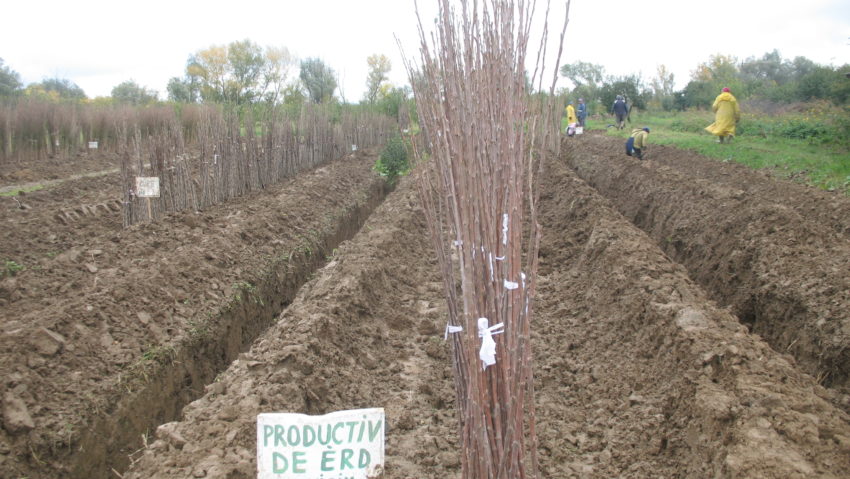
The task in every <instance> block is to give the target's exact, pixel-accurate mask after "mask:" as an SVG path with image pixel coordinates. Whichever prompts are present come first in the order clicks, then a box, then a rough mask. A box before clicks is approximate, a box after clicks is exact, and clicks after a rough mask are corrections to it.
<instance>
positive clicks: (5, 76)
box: [0, 58, 23, 96]
mask: <svg viewBox="0 0 850 479" xmlns="http://www.w3.org/2000/svg"><path fill="white" fill-rule="evenodd" d="M3 63H4V62H3V59H2V58H0V96H12V95H15V94H17V93H19V92H20V91H21V86H23V84H22V83H21V76H20V75H19V74H18V72H16V71H14V70H12V69H11V68H9V67H8V66H6V65H4V64H3Z"/></svg>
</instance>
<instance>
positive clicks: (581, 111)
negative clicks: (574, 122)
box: [576, 98, 587, 128]
mask: <svg viewBox="0 0 850 479" xmlns="http://www.w3.org/2000/svg"><path fill="white" fill-rule="evenodd" d="M576 115H577V116H578V126H580V127H582V128H584V121H585V120H586V119H587V104H586V103H585V102H584V98H579V99H578V108H576Z"/></svg>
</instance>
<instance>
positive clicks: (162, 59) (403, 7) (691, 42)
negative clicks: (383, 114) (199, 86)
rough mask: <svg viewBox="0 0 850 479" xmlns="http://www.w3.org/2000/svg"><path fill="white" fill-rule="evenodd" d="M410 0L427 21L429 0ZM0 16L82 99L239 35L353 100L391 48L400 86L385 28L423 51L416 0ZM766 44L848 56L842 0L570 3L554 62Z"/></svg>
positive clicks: (36, 7) (177, 70) (669, 61)
mask: <svg viewBox="0 0 850 479" xmlns="http://www.w3.org/2000/svg"><path fill="white" fill-rule="evenodd" d="M419 4H420V8H421V9H422V11H423V22H424V23H425V24H426V28H430V26H431V25H433V22H432V21H433V17H434V12H435V9H434V4H435V0H419ZM538 4H540V5H544V4H545V3H544V0H538ZM564 4H565V2H554V1H553V10H555V12H554V13H553V14H552V16H551V17H552V19H551V25H552V26H551V27H550V28H551V29H554V30H557V31H560V24H561V21H562V19H563V5H564ZM538 10H542V7H540V8H538ZM2 12H3V20H2V26H0V58H3V59H4V60H5V64H6V66H8V67H10V68H12V69H13V70H15V71H17V72H18V73H19V74H20V75H21V80H22V81H23V83H24V84H28V83H32V82H38V81H41V80H42V79H44V78H53V77H59V78H67V79H69V80H71V81H73V82H74V83H76V84H77V85H79V86H80V87H81V88H82V89H83V90H84V91H85V92H86V94H87V95H88V96H89V97H96V96H108V95H109V94H110V92H111V90H112V88H113V87H114V86H116V85H118V84H119V83H121V82H123V81H126V80H130V79H132V80H134V81H135V82H136V83H138V84H140V85H142V86H145V87H147V88H149V89H153V90H156V91H158V92H159V94H160V98H161V99H164V98H165V97H166V93H165V86H166V84H167V82H168V79H169V78H171V77H175V76H177V77H182V76H183V75H184V73H185V65H186V59H187V57H188V56H189V55H190V54H192V53H194V52H196V51H198V50H201V49H204V48H208V47H210V46H212V45H221V44H227V43H230V42H232V41H236V40H244V39H246V38H247V39H250V40H251V41H253V42H255V43H257V44H259V45H261V46H267V45H271V46H285V47H287V48H288V49H289V50H290V51H291V52H292V53H294V54H295V55H297V56H298V57H299V58H302V59H303V58H309V57H319V58H321V59H322V60H323V61H325V62H326V63H327V64H328V65H330V66H331V68H333V69H334V70H336V71H337V72H338V73H339V74H340V77H341V80H342V83H343V92H344V94H345V97H346V99H347V100H348V101H357V100H359V99H361V97H362V96H363V91H364V90H365V82H366V73H367V65H366V58H367V57H368V56H369V55H371V54H375V53H379V54H385V55H387V56H388V57H389V58H390V59H391V61H392V68H393V69H392V71H391V73H390V80H391V81H392V82H393V83H394V84H396V85H402V84H406V83H407V75H406V73H405V71H404V68H403V66H402V63H401V56H400V54H399V48H398V46H397V45H396V43H395V40H394V35H397V36H398V37H399V38H400V40H401V42H402V44H403V46H404V48H405V51H406V53H407V55H408V57H412V58H418V56H419V52H418V35H417V32H416V17H415V13H414V6H413V0H277V1H260V0H238V1H230V2H218V1H214V0H205V1H195V0H169V1H162V0H146V1H140V2H128V1H125V0H109V1H106V0H76V1H73V0H71V1H69V0H59V1H56V0H42V1H24V0H12V1H8V2H4V5H3V7H2ZM554 47H556V45H553V48H554ZM773 49H778V50H779V52H780V53H781V54H782V56H783V57H784V58H793V57H795V56H805V57H808V58H809V59H811V60H814V61H815V62H817V63H821V64H833V65H842V64H845V63H850V1H848V0H738V1H736V2H731V1H728V2H691V1H685V0H642V1H633V0H631V1H629V0H573V2H572V8H571V13H570V24H569V27H568V29H567V36H566V40H565V44H564V57H563V58H562V60H561V62H560V64H564V63H571V62H574V61H578V60H581V61H586V62H591V63H597V64H601V65H603V66H604V67H605V69H606V72H607V73H610V74H616V75H624V74H630V73H638V72H640V73H642V74H643V76H644V78H645V79H647V80H648V79H649V78H651V77H653V76H654V75H655V72H656V67H657V65H659V64H665V65H666V66H667V67H668V68H669V69H670V70H671V71H672V72H673V73H674V74H675V80H676V83H677V87H678V88H682V87H684V85H685V84H686V83H687V81H688V79H689V76H690V72H691V71H692V70H693V69H694V68H695V67H696V66H697V64H699V63H701V62H704V61H706V60H707V59H708V57H709V55H712V54H716V53H722V54H728V55H733V56H736V57H738V58H739V59H745V58H747V57H750V56H758V57H760V56H761V55H763V54H764V53H766V52H769V51H772V50H773ZM535 51H536V48H535ZM549 53H550V54H551V55H554V52H553V51H552V49H550V51H549ZM529 56H532V57H533V55H529ZM552 62H554V57H552V59H550V60H549V64H550V65H552ZM296 74H297V73H296V72H293V74H292V75H293V76H295V75H296ZM547 78H549V76H548V75H547ZM559 85H565V83H559Z"/></svg>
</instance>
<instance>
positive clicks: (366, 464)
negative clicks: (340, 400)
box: [257, 408, 385, 479]
mask: <svg viewBox="0 0 850 479" xmlns="http://www.w3.org/2000/svg"><path fill="white" fill-rule="evenodd" d="M384 434H385V422H384V410H383V409H382V408H373V409H353V410H350V411H337V412H333V413H330V414H325V415H324V416H308V415H306V414H294V413H269V414H260V415H258V416H257V478H258V479H307V478H319V477H321V478H323V479H369V478H375V477H379V476H380V475H381V473H382V472H383V469H384Z"/></svg>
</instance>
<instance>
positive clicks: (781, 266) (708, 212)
mask: <svg viewBox="0 0 850 479" xmlns="http://www.w3.org/2000/svg"><path fill="white" fill-rule="evenodd" d="M620 143H621V142H620V140H618V139H616V138H612V137H608V136H606V135H604V134H599V133H592V134H589V135H583V136H582V137H578V138H575V139H570V141H568V142H566V143H565V145H566V149H567V150H568V154H567V155H566V161H567V162H568V163H569V165H570V166H571V167H572V168H574V169H575V171H576V172H577V173H578V175H579V176H580V177H581V178H583V179H584V180H585V181H587V182H588V183H589V184H591V185H592V186H593V187H594V188H595V189H596V190H597V191H599V192H600V193H601V194H602V195H604V196H606V197H607V198H609V199H610V200H611V201H612V202H613V203H614V205H615V207H616V208H617V210H618V211H619V212H620V213H622V214H623V215H624V216H625V217H626V218H628V219H629V220H631V221H632V222H634V223H635V224H636V225H637V226H639V227H640V228H641V229H643V230H644V231H646V232H647V233H648V234H649V235H650V236H651V237H652V238H653V239H654V240H655V241H656V243H657V244H658V245H659V246H660V247H661V248H662V249H663V250H664V252H665V253H667V254H668V255H669V256H670V257H671V258H672V259H673V260H674V261H676V262H679V263H681V264H682V265H684V266H685V267H687V269H688V271H689V273H690V276H691V277H692V278H694V279H695V280H696V281H697V282H699V283H700V284H701V285H702V286H703V287H704V288H705V290H706V291H708V292H709V293H710V295H711V297H712V298H713V299H714V300H716V301H717V302H718V303H719V304H720V305H722V306H724V307H729V308H730V309H731V310H732V312H733V313H734V314H735V315H737V316H738V317H739V318H740V319H741V321H742V322H743V323H745V324H746V325H747V326H748V327H749V328H750V329H751V330H752V331H753V332H754V333H757V334H759V335H761V336H762V337H764V338H765V340H767V341H768V343H770V344H771V346H772V347H773V348H774V349H775V350H776V351H778V352H780V353H783V354H790V355H791V356H793V360H794V361H796V362H797V363H799V364H800V366H801V368H802V369H803V370H805V371H806V372H808V373H809V374H811V375H812V376H814V377H815V378H817V380H818V382H820V383H821V384H824V385H826V386H828V387H829V388H830V389H831V390H832V391H833V392H834V393H835V394H834V397H833V400H834V401H835V402H836V403H837V404H839V405H841V406H842V407H844V408H845V409H846V410H850V274H848V272H850V239H848V237H847V234H846V233H847V231H848V225H850V217H847V216H846V215H847V212H850V199H848V198H844V197H841V196H840V195H838V194H829V193H826V192H820V191H810V193H809V194H808V195H807V194H806V193H805V190H804V187H803V186H801V185H797V184H794V183H791V182H789V181H787V180H781V179H777V178H774V177H772V176H769V175H767V174H764V173H759V172H751V171H745V170H744V169H743V167H740V166H734V165H727V164H724V163H722V162H718V161H714V162H713V164H714V165H715V166H714V168H711V167H710V165H711V164H712V160H710V159H707V158H702V157H700V156H699V155H696V154H694V153H689V152H685V151H682V150H677V149H674V148H664V147H655V146H652V147H650V154H649V159H648V160H647V161H642V162H641V161H638V160H634V159H631V158H629V157H626V156H625V155H624V154H623V152H622V151H621V150H622V145H621V144H620Z"/></svg>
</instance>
